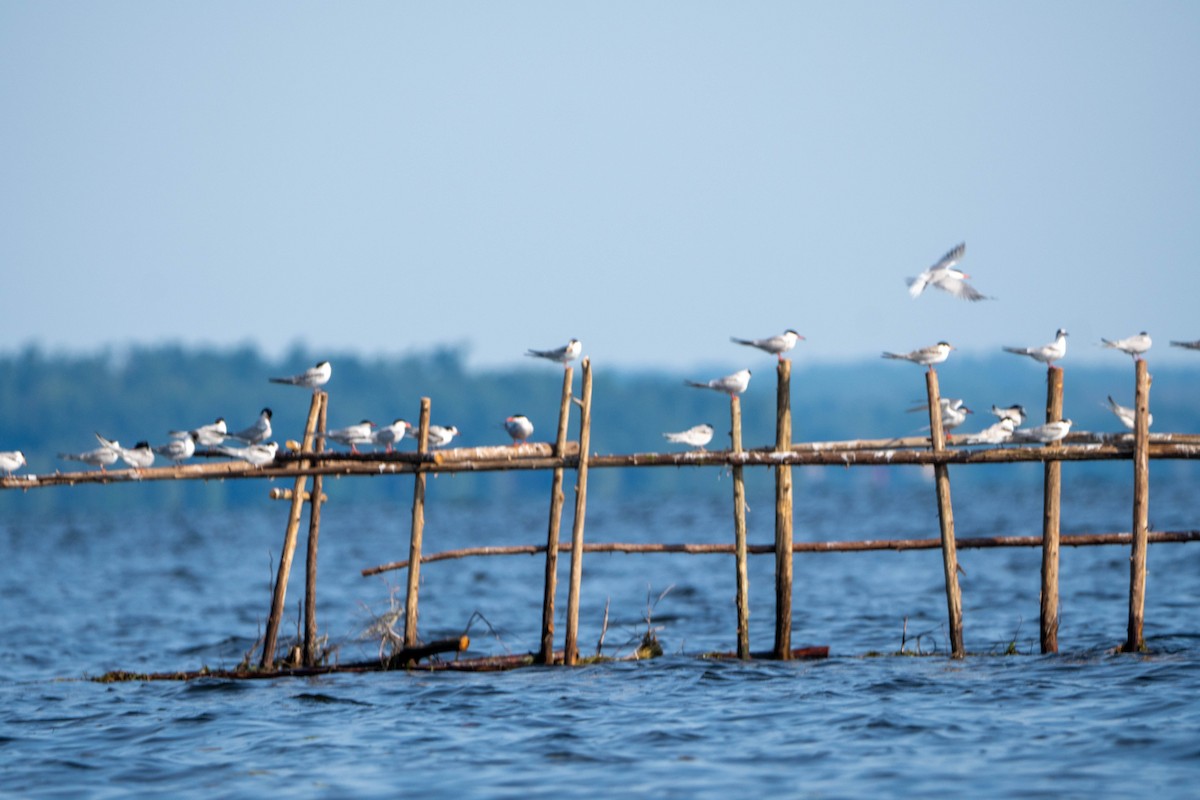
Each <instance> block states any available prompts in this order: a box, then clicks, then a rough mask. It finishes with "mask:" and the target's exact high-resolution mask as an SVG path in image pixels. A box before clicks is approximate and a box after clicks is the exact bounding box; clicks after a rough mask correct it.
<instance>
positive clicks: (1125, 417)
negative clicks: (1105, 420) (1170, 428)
mask: <svg viewBox="0 0 1200 800" xmlns="http://www.w3.org/2000/svg"><path fill="white" fill-rule="evenodd" d="M1108 410H1109V411H1111V412H1112V413H1113V414H1115V415H1116V417H1117V419H1119V420H1121V424H1122V425H1124V426H1125V427H1126V428H1129V430H1133V426H1134V424H1135V423H1136V422H1137V409H1134V408H1130V407H1128V406H1123V405H1119V404H1118V403H1117V401H1116V400H1113V399H1112V395H1111V394H1110V395H1109V396H1108ZM1153 424H1154V415H1153V414H1147V415H1146V425H1147V426H1150V425H1153Z"/></svg>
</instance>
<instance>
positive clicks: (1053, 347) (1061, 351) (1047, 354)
mask: <svg viewBox="0 0 1200 800" xmlns="http://www.w3.org/2000/svg"><path fill="white" fill-rule="evenodd" d="M1003 349H1004V350H1005V351H1007V352H1009V353H1016V354H1017V355H1019V356H1029V357H1030V358H1032V359H1033V360H1034V361H1040V362H1042V363H1043V364H1049V365H1050V366H1054V362H1055V361H1058V360H1059V359H1061V358H1063V357H1064V356H1065V355H1066V354H1067V331H1066V329H1065V328H1059V329H1058V331H1056V332H1055V334H1054V341H1053V342H1051V343H1050V344H1044V345H1042V346H1041V347H1005V348H1003Z"/></svg>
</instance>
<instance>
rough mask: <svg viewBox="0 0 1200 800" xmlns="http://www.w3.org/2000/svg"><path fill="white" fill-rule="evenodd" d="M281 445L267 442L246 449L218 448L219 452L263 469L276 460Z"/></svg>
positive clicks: (248, 446)
mask: <svg viewBox="0 0 1200 800" xmlns="http://www.w3.org/2000/svg"><path fill="white" fill-rule="evenodd" d="M278 449H279V445H278V444H276V443H275V442H265V443H258V444H251V445H247V446H246V447H218V448H217V452H219V453H224V454H225V455H227V456H230V457H232V458H239V459H241V460H242V461H245V462H246V463H247V464H250V465H252V466H255V467H262V466H265V465H267V464H270V463H271V462H272V461H274V460H275V453H276V451H278Z"/></svg>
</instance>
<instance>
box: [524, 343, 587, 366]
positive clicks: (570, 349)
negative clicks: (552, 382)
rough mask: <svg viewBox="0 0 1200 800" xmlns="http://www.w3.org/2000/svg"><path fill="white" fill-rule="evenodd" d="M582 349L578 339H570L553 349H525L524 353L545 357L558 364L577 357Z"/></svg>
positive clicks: (535, 356)
mask: <svg viewBox="0 0 1200 800" xmlns="http://www.w3.org/2000/svg"><path fill="white" fill-rule="evenodd" d="M582 350H583V345H582V344H580V343H579V340H578V339H572V340H571V341H569V342H567V343H566V344H564V345H563V346H562V347H559V348H556V349H554V350H526V351H525V355H527V356H533V357H534V358H547V359H549V360H551V361H557V362H558V363H559V364H567V363H569V362H571V361H574V360H575V359H577V358H579V353H580V351H582Z"/></svg>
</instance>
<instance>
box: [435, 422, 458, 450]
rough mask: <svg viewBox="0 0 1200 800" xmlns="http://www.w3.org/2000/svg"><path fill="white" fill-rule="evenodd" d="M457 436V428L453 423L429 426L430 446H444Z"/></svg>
mask: <svg viewBox="0 0 1200 800" xmlns="http://www.w3.org/2000/svg"><path fill="white" fill-rule="evenodd" d="M455 436H458V428H456V427H454V426H453V425H449V426H442V425H430V426H429V446H430V447H445V446H446V445H448V444H450V442H452V441H453V440H454V437H455Z"/></svg>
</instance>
